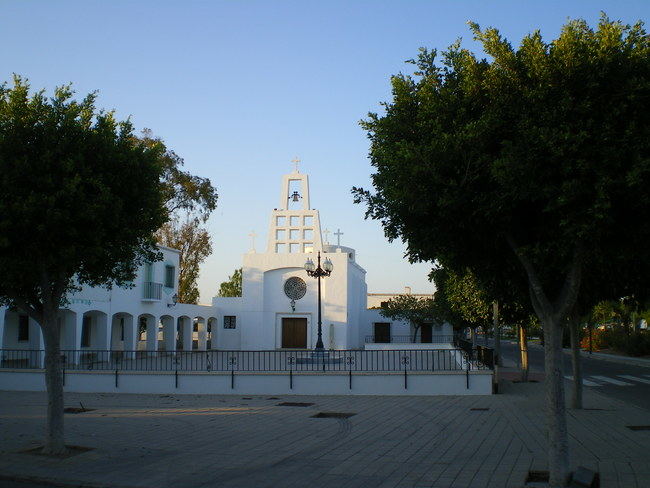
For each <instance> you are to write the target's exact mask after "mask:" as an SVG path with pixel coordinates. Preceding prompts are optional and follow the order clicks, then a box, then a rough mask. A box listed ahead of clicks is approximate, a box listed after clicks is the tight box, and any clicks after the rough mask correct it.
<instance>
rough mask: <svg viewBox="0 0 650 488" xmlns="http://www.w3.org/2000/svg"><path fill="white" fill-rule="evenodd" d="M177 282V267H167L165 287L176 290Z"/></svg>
mask: <svg viewBox="0 0 650 488" xmlns="http://www.w3.org/2000/svg"><path fill="white" fill-rule="evenodd" d="M175 280H176V267H175V266H170V265H167V266H165V287H166V288H174V282H175Z"/></svg>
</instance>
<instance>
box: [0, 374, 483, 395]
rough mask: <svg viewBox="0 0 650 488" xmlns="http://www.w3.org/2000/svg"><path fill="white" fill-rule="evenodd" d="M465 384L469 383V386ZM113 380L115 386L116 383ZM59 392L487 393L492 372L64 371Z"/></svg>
mask: <svg viewBox="0 0 650 488" xmlns="http://www.w3.org/2000/svg"><path fill="white" fill-rule="evenodd" d="M468 383H469V388H468ZM116 385H117V386H116ZM44 389H45V381H44V376H43V371H42V370H4V371H1V372H0V390H14V391H42V390H44ZM64 391H69V392H76V393H181V394H182V393H188V394H242V395H490V394H492V371H489V370H488V371H470V372H469V373H466V372H456V371H454V372H436V373H430V372H407V374H406V375H405V374H404V373H403V372H391V373H374V372H373V373H367V372H363V373H352V375H351V376H350V374H349V373H345V372H336V373H313V372H300V373H293V374H291V375H290V374H289V373H244V372H235V374H234V375H232V374H231V373H201V372H182V373H181V372H179V373H178V375H176V374H174V373H173V372H149V373H141V372H131V371H120V372H119V373H118V374H117V375H116V374H115V372H114V371H113V372H108V371H105V372H88V371H66V373H65V386H64Z"/></svg>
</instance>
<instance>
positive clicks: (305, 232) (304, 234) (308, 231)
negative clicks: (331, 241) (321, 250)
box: [302, 229, 314, 241]
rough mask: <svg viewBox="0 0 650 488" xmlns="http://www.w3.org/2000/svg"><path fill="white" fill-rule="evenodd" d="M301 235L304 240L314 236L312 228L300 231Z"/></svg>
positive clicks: (309, 239)
mask: <svg viewBox="0 0 650 488" xmlns="http://www.w3.org/2000/svg"><path fill="white" fill-rule="evenodd" d="M302 237H303V239H305V240H306V241H311V240H312V239H313V238H314V230H313V229H305V230H303V231H302Z"/></svg>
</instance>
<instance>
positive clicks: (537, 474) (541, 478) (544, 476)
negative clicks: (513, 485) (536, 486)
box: [526, 471, 549, 483]
mask: <svg viewBox="0 0 650 488" xmlns="http://www.w3.org/2000/svg"><path fill="white" fill-rule="evenodd" d="M548 481H549V475H548V471H528V477H527V478H526V483H539V482H541V483H548Z"/></svg>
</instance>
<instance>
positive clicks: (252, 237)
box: [248, 230, 257, 252]
mask: <svg viewBox="0 0 650 488" xmlns="http://www.w3.org/2000/svg"><path fill="white" fill-rule="evenodd" d="M248 237H250V238H251V252H255V238H256V237H257V234H256V233H255V231H254V230H252V231H251V233H250V234H248Z"/></svg>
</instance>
